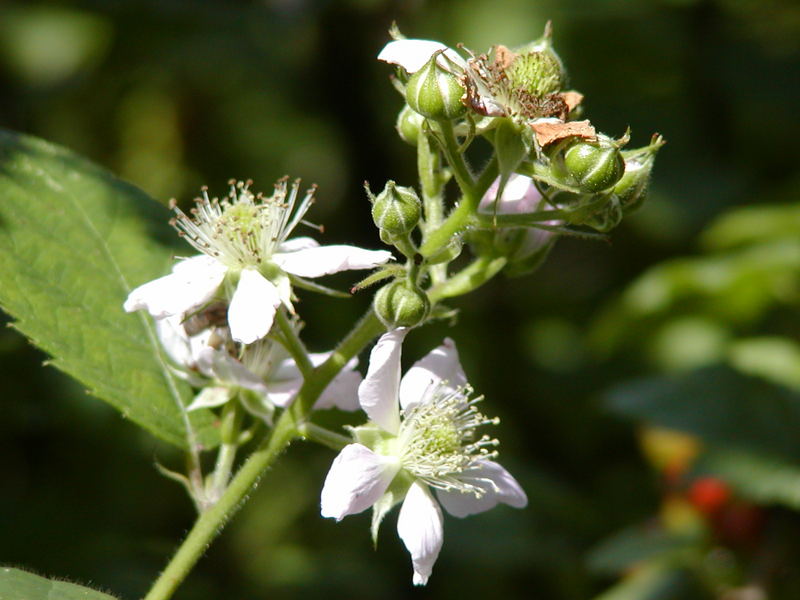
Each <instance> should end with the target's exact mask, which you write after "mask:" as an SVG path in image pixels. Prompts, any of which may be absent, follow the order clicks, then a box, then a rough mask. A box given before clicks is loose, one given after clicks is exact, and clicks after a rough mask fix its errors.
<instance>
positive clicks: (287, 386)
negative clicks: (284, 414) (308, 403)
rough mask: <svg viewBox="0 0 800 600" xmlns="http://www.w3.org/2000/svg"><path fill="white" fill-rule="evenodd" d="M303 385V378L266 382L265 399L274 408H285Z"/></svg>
mask: <svg viewBox="0 0 800 600" xmlns="http://www.w3.org/2000/svg"><path fill="white" fill-rule="evenodd" d="M302 385H303V378H302V377H298V378H297V379H285V380H283V381H272V380H270V381H268V382H267V398H269V400H270V402H272V403H273V404H274V405H275V406H280V407H281V408H286V407H287V406H289V404H291V403H292V400H294V397H295V396H296V395H297V392H298V391H300V388H301V387H302Z"/></svg>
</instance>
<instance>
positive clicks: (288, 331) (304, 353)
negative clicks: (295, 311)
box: [275, 308, 314, 378]
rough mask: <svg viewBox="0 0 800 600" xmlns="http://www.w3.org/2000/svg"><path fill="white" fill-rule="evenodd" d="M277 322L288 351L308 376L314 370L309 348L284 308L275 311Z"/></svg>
mask: <svg viewBox="0 0 800 600" xmlns="http://www.w3.org/2000/svg"><path fill="white" fill-rule="evenodd" d="M275 323H276V324H277V325H278V329H279V330H280V332H281V340H282V341H283V345H284V347H285V348H286V351H287V352H289V354H290V355H291V357H292V358H293V359H294V362H295V363H297V368H298V369H300V373H302V375H303V377H304V378H306V377H308V375H309V373H311V371H313V370H314V365H313V364H312V363H311V359H310V358H309V356H308V350H306V347H305V345H304V344H303V342H302V341H301V340H300V338H299V337H298V335H297V331H296V330H295V328H294V327H292V324H291V323H290V322H289V319H287V318H286V314H285V313H284V311H283V309H282V308H279V309H278V311H277V312H276V313H275Z"/></svg>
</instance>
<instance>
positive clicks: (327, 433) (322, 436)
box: [297, 421, 353, 450]
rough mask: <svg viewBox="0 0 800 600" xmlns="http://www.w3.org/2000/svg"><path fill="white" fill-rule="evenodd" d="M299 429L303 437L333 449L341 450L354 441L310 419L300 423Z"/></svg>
mask: <svg viewBox="0 0 800 600" xmlns="http://www.w3.org/2000/svg"><path fill="white" fill-rule="evenodd" d="M297 431H298V432H299V433H300V435H301V436H302V437H303V439H306V440H311V441H312V442H317V443H318V444H322V445H323V446H327V447H328V448H330V449H332V450H341V449H342V448H344V447H345V446H347V445H348V444H352V443H353V440H352V439H351V438H349V437H347V436H344V435H341V434H338V433H336V432H333V431H331V430H330V429H325V428H324V427H320V426H319V425H316V424H314V423H311V422H310V421H306V422H305V423H303V424H302V425H300V426H299V427H298V428H297Z"/></svg>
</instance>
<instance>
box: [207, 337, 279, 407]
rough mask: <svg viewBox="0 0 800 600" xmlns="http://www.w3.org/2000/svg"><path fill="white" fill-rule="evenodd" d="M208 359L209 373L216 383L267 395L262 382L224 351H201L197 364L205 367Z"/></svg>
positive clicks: (209, 349) (210, 349)
mask: <svg viewBox="0 0 800 600" xmlns="http://www.w3.org/2000/svg"><path fill="white" fill-rule="evenodd" d="M209 359H210V362H211V372H212V373H213V376H214V378H215V379H217V380H218V381H221V382H223V383H226V384H228V385H231V386H237V387H240V388H244V389H246V390H250V391H252V392H255V393H256V394H259V395H261V396H263V395H264V394H266V393H267V386H266V385H264V381H263V380H262V379H261V378H260V377H259V376H258V375H256V374H255V373H253V372H252V371H250V370H249V369H248V368H247V367H245V366H244V365H243V364H242V363H241V362H239V361H238V360H236V359H235V358H234V357H232V356H231V355H230V354H228V353H227V352H225V351H224V350H214V349H213V348H207V349H205V350H202V351H201V352H200V359H199V360H198V363H201V362H202V363H203V364H204V365H206V364H208V362H209Z"/></svg>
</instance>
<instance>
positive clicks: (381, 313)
mask: <svg viewBox="0 0 800 600" xmlns="http://www.w3.org/2000/svg"><path fill="white" fill-rule="evenodd" d="M373 306H374V308H375V314H376V315H378V318H379V319H380V320H381V323H383V324H384V325H385V326H386V328H387V329H396V328H397V327H415V326H416V325H419V324H421V323H422V322H423V321H425V318H426V317H427V316H428V312H430V309H431V304H430V301H429V300H428V296H427V294H426V293H425V292H424V291H422V290H421V289H420V288H419V287H417V286H416V285H414V284H413V283H411V282H408V281H398V280H395V281H393V282H392V283H390V284H388V285H385V286H383V287H382V288H381V289H379V290H378V293H377V294H375V302H374V305H373Z"/></svg>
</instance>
